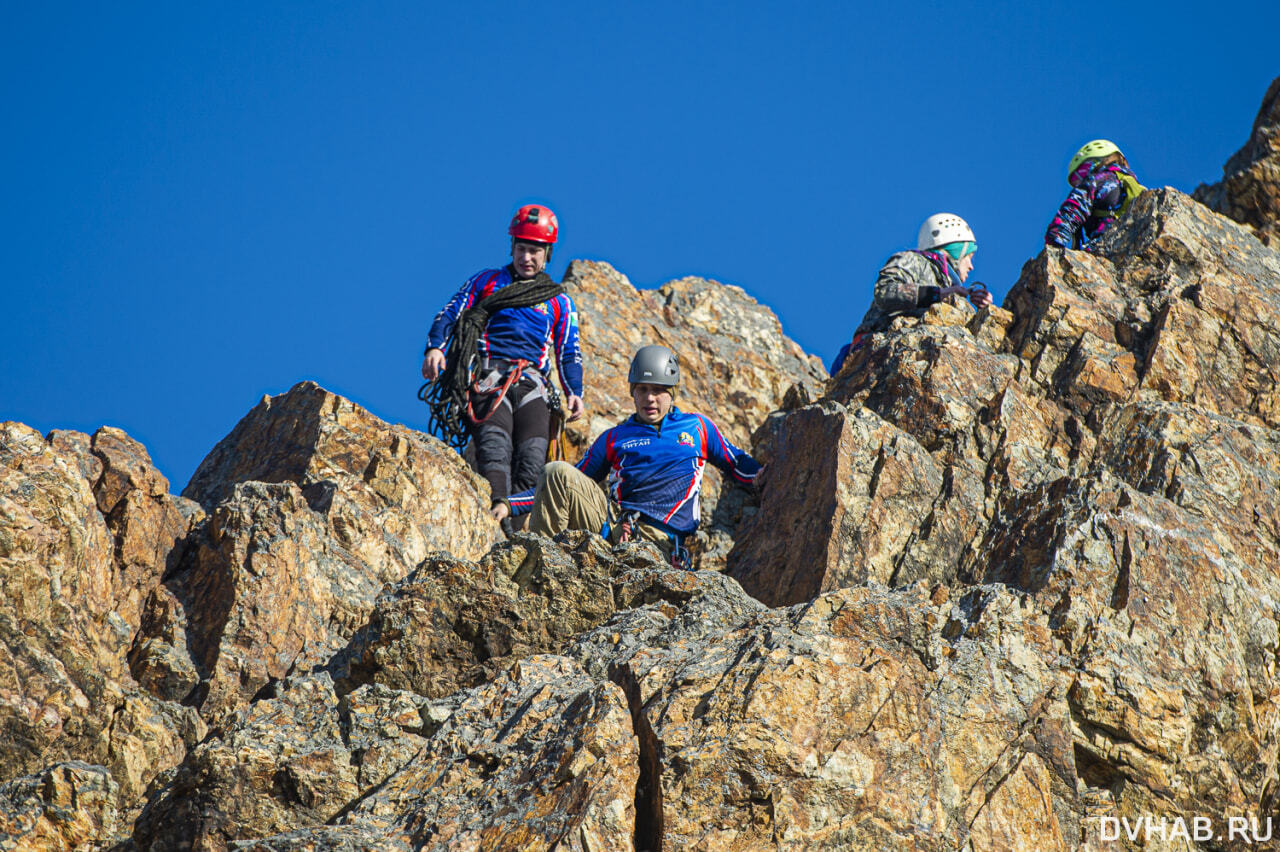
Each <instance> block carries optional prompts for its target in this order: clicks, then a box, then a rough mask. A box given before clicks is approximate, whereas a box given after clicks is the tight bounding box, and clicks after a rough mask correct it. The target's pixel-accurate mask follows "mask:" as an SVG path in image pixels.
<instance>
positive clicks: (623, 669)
mask: <svg viewBox="0 0 1280 852" xmlns="http://www.w3.org/2000/svg"><path fill="white" fill-rule="evenodd" d="M609 679H610V680H611V681H613V682H614V683H616V684H617V685H618V686H620V687H621V688H622V692H623V694H624V695H626V697H627V706H628V708H629V710H630V712H631V725H632V728H633V729H634V731H635V735H636V740H637V742H638V744H639V747H640V761H639V770H640V771H639V777H638V778H637V780H636V801H635V810H636V833H635V848H636V850H637V852H640V850H645V852H663V849H664V847H663V840H662V838H663V830H662V825H663V819H662V810H663V803H662V754H661V745H660V743H659V742H658V738H657V737H656V736H655V735H654V733H653V727H652V726H651V725H650V724H649V720H648V718H646V716H645V710H644V706H643V703H642V702H641V698H640V685H639V684H638V683H637V682H636V679H635V675H634V673H632V671H631V669H630V668H628V667H627V666H626V665H615V666H612V667H610V669H609Z"/></svg>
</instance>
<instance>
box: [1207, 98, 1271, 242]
mask: <svg viewBox="0 0 1280 852" xmlns="http://www.w3.org/2000/svg"><path fill="white" fill-rule="evenodd" d="M1222 174H1223V177H1222V180H1221V181H1219V182H1218V183H1215V184H1212V185H1207V184H1201V185H1200V186H1199V187H1197V188H1196V192H1195V197H1196V200H1197V201H1200V202H1202V203H1204V204H1207V205H1208V206H1210V207H1212V208H1213V209H1214V210H1217V211H1218V212H1219V213H1222V214H1223V215H1226V216H1230V217H1231V218H1232V219H1235V220H1236V221H1237V222H1241V223H1243V224H1245V225H1249V226H1251V227H1252V228H1253V229H1254V232H1255V233H1256V234H1257V235H1258V239H1260V240H1262V241H1263V242H1264V243H1266V244H1268V245H1271V246H1275V245H1276V240H1277V239H1278V238H1280V77H1277V78H1276V79H1275V80H1272V81H1271V86H1270V88H1268V89H1267V94H1266V96H1265V97H1264V98H1263V99H1262V108H1261V109H1259V110H1258V117H1257V118H1256V119H1255V120H1254V122H1253V133H1252V134H1251V135H1250V136H1249V141H1248V142H1246V143H1245V146H1244V147H1243V148H1241V149H1240V150H1239V151H1237V152H1236V153H1235V155H1234V156H1232V157H1231V159H1230V160H1227V164H1226V165H1225V166H1224V167H1223V169H1222Z"/></svg>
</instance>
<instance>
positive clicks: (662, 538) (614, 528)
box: [529, 461, 671, 557]
mask: <svg viewBox="0 0 1280 852" xmlns="http://www.w3.org/2000/svg"><path fill="white" fill-rule="evenodd" d="M609 509H610V506H609V498H608V497H607V496H605V493H604V489H602V488H601V487H600V486H599V485H598V484H597V483H596V481H595V480H594V479H591V478H590V477H589V476H587V475H586V474H585V473H583V472H582V471H580V470H578V469H577V468H576V467H574V466H573V465H571V464H569V463H568V462H562V461H555V462H551V463H550V464H548V465H547V466H546V467H544V468H543V469H542V475H541V476H540V477H539V478H538V490H537V491H536V492H535V493H534V495H533V512H532V514H531V515H530V516H529V531H530V532H536V533H539V534H540V535H545V536H554V535H556V534H558V533H562V532H564V531H565V530H587V531H589V532H593V533H598V532H600V530H601V529H603V528H604V525H605V521H608V520H611V518H612V519H613V520H616V518H617V513H616V512H613V513H611V512H610V511H609ZM621 534H622V529H621V524H618V523H613V524H612V525H611V527H610V530H609V540H610V541H611V542H613V543H614V544H617V543H618V537H619V536H620V535H621ZM632 538H633V539H638V540H641V541H652V542H653V543H654V544H656V545H658V549H659V550H661V551H662V553H663V554H664V555H666V556H668V557H669V556H670V555H671V539H670V538H668V537H667V534H666V533H665V532H663V531H662V530H660V529H658V528H657V527H653V526H650V525H649V524H646V523H644V522H641V523H639V524H636V525H635V529H634V530H633V531H632Z"/></svg>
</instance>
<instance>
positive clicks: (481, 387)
mask: <svg viewBox="0 0 1280 852" xmlns="http://www.w3.org/2000/svg"><path fill="white" fill-rule="evenodd" d="M507 363H508V364H509V365H510V366H509V367H508V369H507V371H506V378H505V379H504V378H503V375H502V371H501V370H497V369H493V368H490V369H488V370H486V371H484V375H483V376H482V377H481V378H479V379H477V380H475V381H474V382H472V383H471V392H470V393H469V394H467V419H468V420H470V421H471V422H472V423H473V424H474V425H476V426H479V425H480V424H481V423H484V422H485V421H486V420H488V419H489V418H490V417H492V416H493V413H494V412H495V411H497V410H498V406H500V405H502V401H503V400H504V399H506V398H507V391H509V390H511V388H512V386H514V385H515V384H516V383H517V382H519V381H520V377H521V376H523V375H524V368H525V367H528V366H530V365H529V362H528V361H525V360H524V359H523V358H517V359H516V360H514V361H508V362H507ZM499 383H501V384H499ZM486 397H490V398H489V399H487V400H486V402H487V405H486V406H485V415H484V416H483V417H478V416H476V412H475V408H474V404H475V402H476V400H478V399H485V398H486Z"/></svg>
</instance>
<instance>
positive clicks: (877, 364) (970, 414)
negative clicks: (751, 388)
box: [729, 189, 1280, 845]
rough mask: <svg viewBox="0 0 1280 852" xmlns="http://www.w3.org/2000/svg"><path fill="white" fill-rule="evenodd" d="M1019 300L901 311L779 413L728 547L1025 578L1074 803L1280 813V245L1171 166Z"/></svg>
mask: <svg viewBox="0 0 1280 852" xmlns="http://www.w3.org/2000/svg"><path fill="white" fill-rule="evenodd" d="M1005 308H1006V309H1008V310H993V311H991V312H990V313H989V314H987V315H985V316H979V317H976V318H974V319H973V320H972V321H971V322H970V323H969V324H968V326H967V327H965V326H955V325H951V324H949V323H948V322H947V320H948V317H947V315H946V310H947V309H946V308H945V306H938V308H937V309H936V310H935V311H933V312H931V313H930V314H929V315H927V316H926V317H924V318H923V319H922V320H918V321H917V320H902V321H899V323H898V325H897V327H896V328H895V329H894V330H892V331H890V332H889V333H886V334H881V335H876V336H874V337H873V338H872V339H871V341H870V342H869V344H868V345H867V346H866V347H864V349H862V350H861V351H860V352H858V353H856V354H855V356H854V363H853V364H852V365H851V367H849V368H847V369H846V370H844V371H842V373H841V375H840V376H838V377H837V378H836V379H835V381H834V382H833V383H832V387H831V390H830V392H829V393H828V395H827V397H826V398H824V399H823V400H821V401H819V402H818V403H816V404H813V405H810V406H806V407H803V408H800V409H798V410H796V411H793V412H790V413H786V414H780V415H776V416H775V421H776V422H774V423H772V424H771V426H770V428H769V429H767V430H762V440H764V441H765V442H766V446H765V447H764V448H763V449H762V450H761V452H760V455H761V456H763V457H767V458H769V459H771V460H772V461H773V462H774V463H775V464H774V465H773V466H772V469H771V470H770V471H769V476H768V479H767V480H766V482H765V483H764V487H763V493H762V495H761V498H760V510H759V513H758V514H757V515H755V517H754V518H753V519H751V520H750V521H748V523H746V524H745V525H744V528H743V529H742V530H741V531H740V535H739V536H738V539H737V543H736V545H735V549H734V551H733V552H732V553H731V554H730V559H729V566H730V573H731V574H733V575H734V576H736V577H738V578H739V579H740V580H741V581H742V583H743V585H744V587H745V588H746V589H747V590H748V591H749V592H751V593H752V594H755V595H757V596H758V597H760V599H761V600H763V601H765V602H766V603H769V604H771V605H786V604H792V603H799V602H802V601H805V600H808V599H811V598H812V597H813V596H815V595H818V594H821V593H824V592H830V591H831V590H834V589H840V588H843V587H858V586H861V585H862V584H865V583H868V582H873V583H874V582H881V583H887V584H890V585H893V586H902V585H904V584H908V583H912V582H916V581H921V582H923V583H925V584H927V586H928V587H930V588H933V589H934V590H935V594H943V595H948V596H957V595H968V594H971V593H970V592H967V591H966V590H967V589H969V588H971V587H972V584H996V585H997V586H998V587H1002V588H1007V589H1009V590H1012V591H1013V592H1014V593H1015V594H1017V595H1019V596H1021V600H1022V606H1023V607H1024V608H1027V609H1028V610H1029V611H1032V612H1038V613H1040V614H1041V616H1042V617H1043V618H1044V622H1043V624H1044V626H1045V627H1046V629H1047V630H1048V631H1049V633H1050V634H1051V636H1052V642H1051V645H1052V646H1054V647H1056V648H1057V649H1058V652H1059V653H1060V654H1062V655H1063V656H1062V660H1063V661H1064V662H1065V663H1066V665H1065V666H1061V667H1052V668H1054V670H1055V674H1054V677H1058V678H1061V681H1060V684H1061V689H1062V691H1058V692H1055V693H1054V694H1055V696H1057V697H1060V698H1062V699H1063V701H1064V703H1063V704H1062V706H1061V707H1059V709H1058V710H1056V711H1054V713H1055V714H1056V713H1058V712H1061V711H1065V713H1066V715H1065V716H1064V717H1055V718H1057V719H1058V721H1059V722H1061V731H1062V732H1063V736H1065V737H1066V738H1067V739H1069V740H1070V742H1071V758H1070V763H1071V766H1070V767H1069V768H1070V774H1071V776H1072V777H1074V779H1075V780H1074V781H1073V782H1072V784H1071V786H1072V788H1073V789H1074V790H1075V794H1074V795H1076V796H1078V797H1080V798H1079V799H1077V802H1076V803H1075V804H1068V805H1067V808H1068V809H1069V810H1072V811H1073V812H1074V813H1075V814H1076V815H1077V818H1078V817H1081V816H1083V815H1084V814H1085V813H1086V812H1092V813H1095V814H1100V815H1112V816H1117V817H1118V816H1129V817H1136V816H1137V815H1140V814H1168V815H1176V814H1205V815H1215V818H1216V820H1217V821H1218V823H1219V824H1221V825H1224V826H1225V825H1226V824H1227V816H1228V815H1230V814H1233V813H1238V814H1243V813H1271V812H1273V808H1274V807H1275V806H1276V805H1275V801H1274V792H1273V785H1272V781H1271V779H1273V778H1274V776H1275V772H1276V769H1277V742H1278V741H1280V715H1278V714H1280V705H1278V704H1277V700H1276V696H1277V694H1280V693H1278V692H1277V687H1280V681H1278V679H1277V673H1276V670H1275V664H1274V661H1275V649H1276V648H1277V647H1280V645H1278V644H1277V632H1276V624H1277V616H1278V615H1280V612H1278V611H1277V604H1276V601H1277V600H1280V598H1277V595H1278V594H1280V577H1278V576H1277V575H1276V574H1275V571H1274V568H1275V566H1277V565H1280V536H1277V534H1276V533H1277V527H1278V524H1280V510H1278V509H1277V507H1278V506H1280V430H1278V427H1280V418H1277V408H1276V398H1277V397H1276V394H1277V393H1278V392H1280V383H1278V382H1277V374H1276V370H1275V364H1276V363H1277V358H1280V254H1277V253H1276V252H1274V251H1269V250H1267V249H1265V248H1263V247H1261V246H1260V245H1259V244H1258V243H1257V242H1256V241H1255V240H1254V239H1253V237H1252V235H1251V234H1249V233H1248V232H1247V230H1246V229H1244V228H1242V227H1240V226H1238V225H1235V224H1234V223H1232V222H1230V221H1228V220H1225V219H1223V218H1221V217H1218V216H1215V215H1214V214H1213V213H1210V212H1209V211H1207V210H1206V209H1205V208H1203V207H1201V206H1200V205H1198V204H1196V203H1195V202H1194V201H1192V200H1191V199H1189V198H1187V197H1186V196H1183V195H1181V194H1179V193H1177V192H1176V191H1173V190H1168V189H1165V190H1157V191H1153V192H1148V193H1145V194H1144V195H1143V196H1142V197H1141V198H1140V199H1139V200H1138V201H1137V202H1136V203H1135V206H1134V210H1133V212H1132V215H1131V217H1129V218H1128V219H1126V221H1125V222H1124V223H1122V225H1121V226H1120V227H1118V228H1116V229H1114V230H1113V231H1112V232H1109V233H1108V235H1107V236H1106V237H1105V238H1104V239H1103V241H1102V242H1101V244H1100V245H1098V246H1097V248H1096V250H1095V252H1094V253H1084V252H1075V251H1062V250H1058V249H1047V250H1046V251H1045V252H1044V253H1042V254H1041V255H1040V256H1039V257H1038V258H1036V259H1035V260H1034V261H1032V262H1031V263H1029V264H1027V266H1026V267H1024V270H1023V276H1022V278H1021V280H1020V281H1019V282H1018V283H1017V285H1016V286H1015V287H1014V288H1013V290H1012V291H1011V292H1010V294H1009V297H1008V299H1007V300H1006V303H1005ZM984 587H985V586H984ZM825 599H826V598H819V600H825ZM1041 682H1042V683H1043V682H1044V681H1043V679H1042V681H1041ZM1065 757H1066V755H1065V754H1064V753H1060V754H1059V755H1058V758H1059V763H1060V765H1066V764H1065V763H1062V760H1063V759H1065ZM931 798H932V800H934V801H936V800H937V799H936V796H933V797H931ZM1067 799H1070V796H1068V797H1067ZM1086 800H1087V805H1088V809H1086V810H1082V808H1084V804H1083V803H1085V802H1086ZM1064 801H1066V800H1064ZM1055 807H1056V806H1055ZM1045 825H1047V823H1046V824H1045ZM1058 825H1059V828H1060V829H1061V828H1062V827H1063V826H1064V825H1066V823H1065V822H1063V821H1061V820H1060V821H1059V823H1058ZM1097 825H1098V823H1096V822H1095V823H1093V828H1094V830H1096V829H1097ZM1089 830H1090V829H1089V825H1087V824H1085V822H1081V821H1080V820H1079V819H1077V824H1076V825H1074V826H1073V827H1071V830H1070V831H1068V832H1065V833H1064V834H1063V835H1062V837H1063V838H1068V837H1072V838H1074V839H1071V840H1064V842H1065V843H1066V844H1067V845H1071V844H1073V843H1076V842H1080V841H1082V840H1085V839H1086V838H1088V837H1091V836H1092V835H1090V834H1089ZM1042 836H1050V835H1042ZM1050 845H1054V844H1050Z"/></svg>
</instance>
